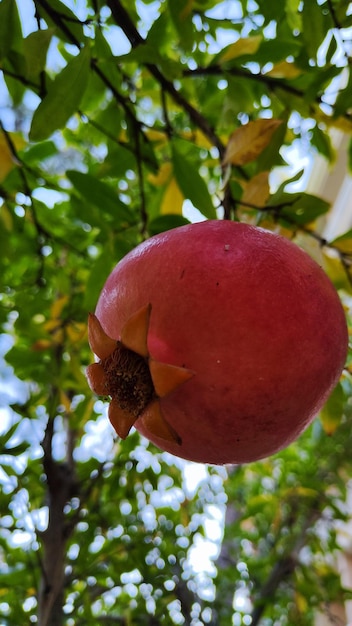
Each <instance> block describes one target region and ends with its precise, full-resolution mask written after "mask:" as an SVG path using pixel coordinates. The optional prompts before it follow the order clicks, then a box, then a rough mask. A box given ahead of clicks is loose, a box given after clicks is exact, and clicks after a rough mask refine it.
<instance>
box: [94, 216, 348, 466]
mask: <svg viewBox="0 0 352 626" xmlns="http://www.w3.org/2000/svg"><path fill="white" fill-rule="evenodd" d="M89 341H90V345H91V347H92V349H93V351H94V352H95V354H96V355H97V357H98V358H99V361H98V362H96V363H94V364H92V365H90V366H89V367H88V371H87V376H88V381H89V383H90V385H91V387H92V389H93V390H94V391H95V392H96V393H98V394H100V395H105V396H110V398H111V403H110V407H109V417H110V419H111V422H112V424H113V425H114V427H115V429H116V431H117V433H118V434H119V435H120V436H121V437H125V436H126V435H127V434H128V432H129V430H130V428H131V427H132V425H134V426H135V427H136V428H137V429H138V430H139V431H140V432H141V433H142V434H143V435H145V436H146V437H148V439H150V440H151V441H153V442H154V443H155V444H156V445H157V446H158V447H159V448H161V449H163V450H167V451H169V452H171V453H173V454H175V455H177V456H180V457H183V458H185V459H190V460H193V461H198V462H206V463H213V464H224V463H231V464H232V463H242V462H249V461H253V460H257V459H260V458H263V457H266V456H269V455H271V454H273V453H274V452H277V451H278V450H280V449H282V448H284V447H286V446H287V445H288V444H289V443H291V442H292V441H293V440H294V439H296V438H297V437H298V436H299V435H300V433H301V432H302V431H303V430H304V429H305V428H306V427H307V426H308V424H309V423H310V422H311V421H312V420H313V418H314V417H315V416H316V414H317V413H318V411H319V409H320V408H321V407H322V405H323V404H324V402H325V400H326V399H327V397H328V395H329V394H330V392H331V391H332V389H333V388H334V386H335V385H336V383H337V381H338V379H339V376H340V374H341V371H342V368H343V366H344V362H345V358H346V352H347V328H346V320H345V316H344V312H343V309H342V306H341V303H340V300H339V298H338V295H337V293H336V291H335V289H334V287H333V286H332V284H331V283H330V281H329V279H328V278H327V276H326V275H325V273H324V272H323V270H322V269H321V268H320V267H319V266H318V265H317V264H316V263H315V262H314V261H313V260H312V259H311V258H310V257H309V256H308V255H307V254H306V253H305V252H304V251H302V250H301V249H300V248H299V247H297V246H296V245H295V244H293V243H292V242H290V241H288V240H286V239H285V238H283V237H281V236H278V235H276V234H274V233H272V232H270V231H266V230H263V229H261V228H257V227H253V226H249V225H246V224H242V223H235V222H230V221H208V222H201V223H198V224H191V225H187V226H182V227H180V228H176V229H174V230H171V231H168V232H166V233H162V234H160V235H157V236H154V237H151V238H150V239H149V240H147V241H145V242H144V243H142V244H141V245H139V246H138V247H137V248H135V249H134V250H133V251H132V252H130V253H129V254H127V256H126V257H125V258H124V259H122V261H120V262H119V263H118V264H117V266H116V267H115V269H114V270H113V271H112V273H111V274H110V276H109V277H108V279H107V281H106V283H105V286H104V288H103V290H102V293H101V295H100V298H99V301H98V304H97V308H96V313H95V315H94V314H92V315H91V316H90V320H89Z"/></svg>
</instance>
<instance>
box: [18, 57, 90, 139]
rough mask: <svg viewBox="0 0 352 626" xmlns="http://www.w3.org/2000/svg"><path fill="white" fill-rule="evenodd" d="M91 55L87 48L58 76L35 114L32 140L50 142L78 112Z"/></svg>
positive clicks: (85, 84) (31, 134)
mask: <svg viewBox="0 0 352 626" xmlns="http://www.w3.org/2000/svg"><path fill="white" fill-rule="evenodd" d="M89 68H90V52H89V48H88V46H86V47H85V48H83V49H82V50H81V52H80V53H79V54H78V56H76V57H74V58H73V59H72V61H70V62H69V63H68V64H67V65H66V67H65V68H64V69H63V70H62V71H61V72H60V74H58V75H57V76H56V77H55V79H54V81H53V82H52V84H51V85H50V88H49V91H48V93H47V94H46V96H45V97H44V99H43V100H42V101H41V103H40V104H39V106H38V108H37V109H36V111H35V112H34V115H33V119H32V125H31V130H30V134H29V138H30V139H31V141H41V140H43V139H47V137H49V136H50V135H51V134H52V133H53V132H54V131H55V130H57V129H60V128H63V127H64V126H65V124H66V122H67V121H68V120H69V118H70V117H71V116H72V115H73V114H74V113H75V112H76V111H77V109H78V107H79V103H80V102H81V99H82V97H83V94H84V92H85V89H86V87H87V83H88V77H89Z"/></svg>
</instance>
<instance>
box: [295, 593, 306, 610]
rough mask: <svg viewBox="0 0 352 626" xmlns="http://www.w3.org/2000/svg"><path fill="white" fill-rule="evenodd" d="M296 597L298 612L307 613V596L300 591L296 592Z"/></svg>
mask: <svg viewBox="0 0 352 626" xmlns="http://www.w3.org/2000/svg"><path fill="white" fill-rule="evenodd" d="M295 598H296V607H297V610H298V612H299V613H301V614H304V615H305V614H306V612H307V609H308V602H307V598H306V597H305V596H304V595H302V594H301V593H298V592H296V595H295Z"/></svg>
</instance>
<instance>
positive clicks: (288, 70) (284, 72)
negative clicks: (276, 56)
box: [266, 61, 302, 78]
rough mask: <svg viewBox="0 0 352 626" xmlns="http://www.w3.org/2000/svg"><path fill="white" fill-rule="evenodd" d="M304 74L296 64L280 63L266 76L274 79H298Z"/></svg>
mask: <svg viewBox="0 0 352 626" xmlns="http://www.w3.org/2000/svg"><path fill="white" fill-rule="evenodd" d="M301 74H302V70H300V69H299V68H298V67H297V66H296V65H295V64H294V63H288V61H280V63H275V65H274V67H273V68H272V69H271V70H270V71H269V72H266V76H272V77H273V78H297V76H300V75H301Z"/></svg>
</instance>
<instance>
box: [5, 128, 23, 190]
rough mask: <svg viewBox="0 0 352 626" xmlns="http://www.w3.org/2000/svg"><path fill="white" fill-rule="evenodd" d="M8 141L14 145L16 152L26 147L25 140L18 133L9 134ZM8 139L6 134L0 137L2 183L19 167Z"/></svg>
mask: <svg viewBox="0 0 352 626" xmlns="http://www.w3.org/2000/svg"><path fill="white" fill-rule="evenodd" d="M8 139H9V140H10V141H11V142H12V143H13V146H14V148H15V150H20V149H21V148H23V147H24V145H25V142H24V139H23V138H22V137H21V135H19V134H18V133H8ZM8 139H7V138H6V137H5V134H4V133H2V134H1V135H0V182H2V181H3V180H5V178H6V176H7V175H8V174H9V173H10V172H11V170H12V169H13V168H14V167H16V165H18V163H17V161H16V159H15V157H14V155H13V152H12V150H11V148H10V145H9V141H8Z"/></svg>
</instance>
